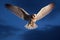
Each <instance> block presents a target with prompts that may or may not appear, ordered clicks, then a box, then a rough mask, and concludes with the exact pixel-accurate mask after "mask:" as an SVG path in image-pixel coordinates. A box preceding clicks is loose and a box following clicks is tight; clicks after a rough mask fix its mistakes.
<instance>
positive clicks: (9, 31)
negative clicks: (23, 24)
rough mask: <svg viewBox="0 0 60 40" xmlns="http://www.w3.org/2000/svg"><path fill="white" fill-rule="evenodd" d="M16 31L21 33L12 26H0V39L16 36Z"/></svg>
mask: <svg viewBox="0 0 60 40" xmlns="http://www.w3.org/2000/svg"><path fill="white" fill-rule="evenodd" d="M18 31H21V29H19V28H14V27H12V26H6V25H0V39H3V38H6V37H8V36H13V35H16V32H18Z"/></svg>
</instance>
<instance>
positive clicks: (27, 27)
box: [25, 23, 38, 30]
mask: <svg viewBox="0 0 60 40" xmlns="http://www.w3.org/2000/svg"><path fill="white" fill-rule="evenodd" d="M37 27H38V26H37V25H36V24H35V23H33V24H28V23H27V24H26V25H25V28H26V29H29V30H32V29H36V28H37Z"/></svg>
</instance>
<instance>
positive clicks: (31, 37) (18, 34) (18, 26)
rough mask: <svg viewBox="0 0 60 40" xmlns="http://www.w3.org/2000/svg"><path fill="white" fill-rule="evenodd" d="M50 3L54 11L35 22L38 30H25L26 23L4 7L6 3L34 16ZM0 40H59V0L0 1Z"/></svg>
mask: <svg viewBox="0 0 60 40" xmlns="http://www.w3.org/2000/svg"><path fill="white" fill-rule="evenodd" d="M52 2H53V3H54V4H55V7H54V9H53V10H52V12H50V14H48V15H47V16H45V17H44V18H42V19H41V20H39V21H37V22H36V24H37V25H38V28H37V29H34V30H28V29H26V28H25V27H24V26H25V24H26V23H27V21H25V20H22V19H21V18H19V17H17V16H16V15H14V14H13V12H12V11H10V10H8V9H7V8H6V7H5V4H6V3H8V4H12V5H16V6H18V7H22V8H23V9H25V10H26V11H27V12H28V13H29V14H34V13H37V12H38V11H39V10H40V9H41V8H42V7H44V6H46V5H48V4H49V3H52ZM0 40H60V0H0Z"/></svg>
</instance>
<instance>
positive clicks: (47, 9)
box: [36, 3, 54, 20]
mask: <svg viewBox="0 0 60 40" xmlns="http://www.w3.org/2000/svg"><path fill="white" fill-rule="evenodd" d="M53 8H54V4H53V3H51V4H48V5H47V6H45V7H43V8H42V9H41V10H40V11H39V12H38V13H37V16H36V17H37V20H39V19H42V18H43V17H45V16H46V15H47V14H49V13H50V12H51V11H52V9H53Z"/></svg>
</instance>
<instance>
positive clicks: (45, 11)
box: [5, 3, 54, 30]
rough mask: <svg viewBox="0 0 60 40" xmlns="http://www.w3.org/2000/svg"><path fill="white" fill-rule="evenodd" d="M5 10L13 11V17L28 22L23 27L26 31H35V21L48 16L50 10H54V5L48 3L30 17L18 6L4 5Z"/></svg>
mask: <svg viewBox="0 0 60 40" xmlns="http://www.w3.org/2000/svg"><path fill="white" fill-rule="evenodd" d="M5 6H6V8H8V9H9V10H11V11H13V12H14V14H15V15H17V16H18V17H20V18H22V19H24V20H26V21H28V23H27V24H26V25H25V28H26V29H30V30H32V29H36V28H37V27H38V26H37V25H36V21H38V20H40V19H42V18H43V17H45V16H46V15H47V14H49V13H50V12H51V11H52V9H53V8H54V3H50V4H48V5H46V6H45V7H43V8H42V9H41V10H40V11H39V12H38V13H37V14H33V15H30V14H29V13H28V12H26V11H25V10H24V9H23V8H21V7H20V8H19V7H18V6H14V5H11V4H6V5H5Z"/></svg>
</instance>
